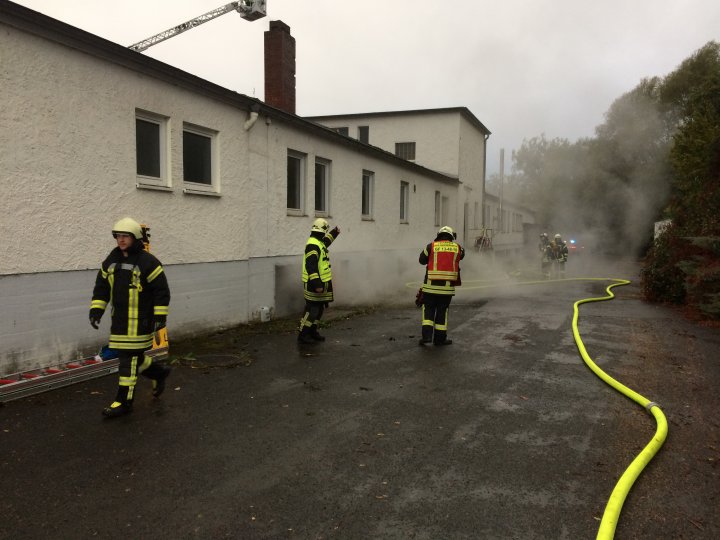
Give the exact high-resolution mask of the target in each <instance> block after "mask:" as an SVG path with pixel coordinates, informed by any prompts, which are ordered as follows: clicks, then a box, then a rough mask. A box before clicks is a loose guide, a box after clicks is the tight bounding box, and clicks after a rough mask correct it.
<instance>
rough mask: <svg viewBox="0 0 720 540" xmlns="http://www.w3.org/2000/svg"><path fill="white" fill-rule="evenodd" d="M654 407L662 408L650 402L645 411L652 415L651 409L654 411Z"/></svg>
mask: <svg viewBox="0 0 720 540" xmlns="http://www.w3.org/2000/svg"><path fill="white" fill-rule="evenodd" d="M653 407H657V408H658V409H659V408H660V405H658V404H657V403H655V402H654V401H650V402H648V404H647V405H645V410H646V411H647V412H648V414H650V415H652V411H651V409H652V408H653Z"/></svg>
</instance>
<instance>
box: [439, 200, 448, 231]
mask: <svg viewBox="0 0 720 540" xmlns="http://www.w3.org/2000/svg"><path fill="white" fill-rule="evenodd" d="M449 211H450V198H449V197H443V198H442V210H441V215H440V220H441V221H442V224H443V225H447V224H448V212H449Z"/></svg>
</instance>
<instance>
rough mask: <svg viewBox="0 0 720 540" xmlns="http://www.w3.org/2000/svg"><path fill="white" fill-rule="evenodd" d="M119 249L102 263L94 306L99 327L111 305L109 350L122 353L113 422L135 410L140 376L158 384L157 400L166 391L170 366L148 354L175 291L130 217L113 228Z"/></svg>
mask: <svg viewBox="0 0 720 540" xmlns="http://www.w3.org/2000/svg"><path fill="white" fill-rule="evenodd" d="M112 234H113V237H115V239H116V240H117V247H116V248H115V249H113V250H112V251H111V252H110V254H109V255H108V256H107V258H106V259H105V261H104V262H103V263H102V266H101V267H100V270H99V271H98V274H97V278H96V280H95V288H94V290H93V296H92V302H91V304H90V324H91V325H92V327H93V328H95V329H97V328H98V325H99V324H100V319H101V318H102V316H103V313H104V312H105V308H106V307H107V306H108V304H110V305H111V306H112V311H111V317H112V319H111V326H110V342H109V347H110V348H111V349H115V350H116V351H117V353H118V362H119V364H118V390H117V395H116V397H115V401H114V402H113V403H112V404H111V405H109V406H108V407H106V408H105V409H103V411H102V413H103V415H104V416H106V417H108V418H114V417H118V416H122V415H124V414H127V413H130V412H132V403H133V398H134V397H135V384H136V383H137V377H138V374H139V373H142V374H143V375H144V376H146V377H148V378H149V379H151V380H152V382H153V396H155V397H160V394H162V393H163V391H164V390H165V379H166V378H167V376H168V375H169V374H170V368H169V367H166V366H161V365H160V364H158V363H156V362H154V361H153V359H152V358H151V357H149V356H145V351H147V350H148V349H150V348H151V346H152V343H153V333H154V332H155V331H157V330H160V329H161V328H164V327H165V322H166V319H167V315H168V306H169V304H170V289H169V287H168V282H167V278H166V277H165V273H164V271H163V267H162V264H160V261H158V260H157V259H156V258H155V256H154V255H151V254H150V253H148V252H147V251H145V246H144V244H143V231H142V227H141V226H140V224H139V223H138V222H137V221H135V220H133V219H131V218H124V219H121V220H120V221H118V222H117V223H115V225H114V226H113V229H112Z"/></svg>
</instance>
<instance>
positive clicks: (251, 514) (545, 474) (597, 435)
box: [0, 265, 720, 540]
mask: <svg viewBox="0 0 720 540" xmlns="http://www.w3.org/2000/svg"><path fill="white" fill-rule="evenodd" d="M590 267H592V265H590ZM612 271H613V272H614V273H613V275H610V274H609V273H608V272H603V274H602V275H599V276H596V277H617V278H628V279H631V280H633V283H632V284H631V285H629V286H625V287H618V288H616V289H614V291H615V293H616V296H617V298H616V299H615V300H612V301H610V302H598V303H593V304H588V305H586V306H583V307H581V312H580V333H581V335H582V338H583V340H584V342H585V346H586V347H587V350H588V352H589V354H590V355H591V356H592V357H593V359H594V360H595V361H596V362H597V363H598V365H600V367H601V368H602V369H603V370H605V371H606V372H608V374H610V375H611V376H613V377H614V378H616V379H617V380H619V381H620V382H622V383H623V384H625V385H627V386H629V387H630V388H632V389H633V390H635V391H637V392H639V393H640V394H642V395H644V396H645V397H647V398H648V399H651V400H653V401H656V402H658V403H659V404H660V406H661V408H662V409H663V411H664V413H665V415H666V416H667V418H668V423H669V426H670V428H669V435H668V439H667V442H666V443H665V445H664V446H663V448H662V449H661V450H660V453H659V454H658V455H657V456H656V457H655V459H654V460H653V461H652V462H651V463H650V465H649V466H648V468H647V469H646V470H645V472H644V473H643V474H642V475H641V476H640V478H639V480H638V481H637V482H636V483H635V485H634V487H633V489H632V491H631V492H630V496H629V497H628V499H627V501H626V502H625V505H624V507H623V511H622V514H621V516H620V522H619V525H618V527H617V533H616V538H672V539H676V538H703V539H704V538H708V539H710V538H712V539H715V538H719V537H720V516H719V513H718V509H720V497H719V495H720V482H719V481H718V480H719V478H718V466H717V464H718V459H719V458H720V422H719V421H718V417H717V410H718V407H717V405H718V396H717V388H718V387H719V383H720V366H719V365H718V360H717V359H718V351H719V350H720V331H718V329H717V328H711V327H707V326H701V325H698V324H696V323H693V322H690V321H688V320H686V319H684V318H683V317H682V316H681V315H680V314H678V313H677V312H676V311H673V310H670V309H667V308H664V307H659V306H654V305H649V304H646V303H644V302H643V301H642V299H641V297H640V291H639V288H638V284H637V277H636V275H634V272H635V271H636V266H633V265H621V266H617V267H616V268H615V269H613V270H612ZM585 275H589V274H587V272H586V273H585ZM463 277H464V278H465V276H463ZM517 279H520V280H522V278H521V277H520V278H517ZM607 284H608V283H601V282H564V283H548V284H541V285H517V286H507V287H502V288H496V287H494V288H475V289H473V284H472V283H469V282H466V285H467V286H466V288H465V290H462V291H461V292H460V293H459V294H458V296H457V297H456V298H455V299H454V301H453V304H452V306H451V319H450V337H451V338H452V339H453V340H454V344H453V345H451V346H448V347H439V348H436V347H424V348H423V347H419V346H418V344H417V340H418V338H419V330H420V326H419V320H420V312H419V310H418V309H416V308H415V307H414V306H412V304H411V302H412V297H414V292H409V293H408V304H407V305H405V306H395V307H384V308H382V309H374V310H368V311H364V312H357V311H354V312H353V311H348V310H342V309H338V308H331V309H330V310H328V312H327V316H328V321H329V325H328V327H327V328H325V329H324V334H325V335H326V336H327V341H326V342H325V343H322V344H318V345H313V346H304V347H302V348H300V347H298V345H297V343H296V338H295V334H294V333H293V332H292V330H291V329H290V328H291V326H294V324H295V321H292V322H290V323H287V322H283V321H275V322H272V323H268V324H266V325H259V324H258V325H253V326H250V327H244V328H241V329H237V330H234V331H227V332H223V333H221V334H218V335H216V336H213V337H211V338H209V339H203V340H201V339H196V340H191V341H187V342H183V343H172V342H171V347H172V353H173V357H172V360H173V362H174V364H175V369H174V371H173V373H172V375H171V378H170V379H169V380H168V390H167V391H166V393H165V395H164V396H163V397H162V399H160V400H153V399H152V398H151V396H150V384H149V382H148V381H146V380H141V381H140V384H139V387H138V389H139V391H138V397H137V399H136V402H135V412H134V413H133V414H132V415H130V416H128V417H123V418H120V419H116V420H103V419H102V417H101V414H100V411H101V409H102V408H103V407H104V406H105V405H107V404H108V403H109V401H111V400H112V397H113V396H114V392H115V384H116V378H115V376H108V377H104V378H101V379H96V380H93V381H88V382H85V383H80V384H77V385H74V386H71V387H67V388H63V389H58V390H54V391H52V392H47V393H44V394H40V395H37V396H33V397H30V398H25V399H22V400H18V401H12V402H9V403H6V404H5V405H3V406H2V407H0V482H1V483H2V489H1V491H0V493H1V494H0V538H3V539H5V538H7V539H18V540H19V539H25V538H27V539H37V538H72V539H81V538H123V539H125V538H142V539H144V538H153V539H165V538H167V539H171V538H172V539H179V538H203V539H205V538H207V539H215V538H235V539H246V538H247V539H253V538H350V539H355V538H389V539H392V538H403V539H404V538H416V539H455V538H458V539H461V538H491V539H505V538H513V539H524V540H527V539H568V540H576V539H585V538H595V536H596V534H597V531H598V527H599V524H600V519H601V517H602V515H603V511H604V508H605V505H606V503H607V500H608V497H609V495H610V493H611V491H612V489H613V487H614V486H615V483H616V482H617V480H618V479H619V477H620V475H621V474H622V472H623V471H624V470H625V468H626V467H627V466H628V465H629V464H630V462H631V461H632V459H633V458H634V457H635V456H636V455H637V453H638V452H639V451H640V450H641V449H642V448H643V447H644V446H645V445H646V444H647V443H648V442H649V441H650V439H651V438H652V436H653V434H654V432H655V421H654V419H653V418H652V416H650V415H648V414H647V413H646V412H645V410H644V409H642V408H641V407H639V406H638V405H637V404H635V403H634V402H632V401H631V400H629V399H628V398H626V397H624V396H622V395H621V394H619V393H618V392H616V391H615V390H613V389H611V388H610V387H609V386H607V385H606V384H605V383H603V382H602V381H601V380H600V379H599V378H597V377H596V376H595V375H594V374H593V373H592V372H591V371H590V370H589V369H588V368H587V367H586V366H585V364H584V363H583V362H582V359H581V358H580V356H579V354H578V352H577V348H576V346H575V343H574V341H573V337H572V333H571V319H572V304H573V302H574V301H575V300H577V299H579V298H584V297H588V296H603V295H604V289H605V287H606V286H607ZM476 285H477V284H476ZM333 317H334V318H333Z"/></svg>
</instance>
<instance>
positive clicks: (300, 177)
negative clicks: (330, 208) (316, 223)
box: [287, 150, 306, 215]
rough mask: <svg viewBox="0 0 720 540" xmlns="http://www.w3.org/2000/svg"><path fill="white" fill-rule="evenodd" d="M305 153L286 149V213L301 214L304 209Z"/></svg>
mask: <svg viewBox="0 0 720 540" xmlns="http://www.w3.org/2000/svg"><path fill="white" fill-rule="evenodd" d="M305 162H306V157H305V154H301V153H300V152H294V151H292V150H288V155H287V210H288V214H293V215H303V212H304V211H305V204H304V202H305Z"/></svg>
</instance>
